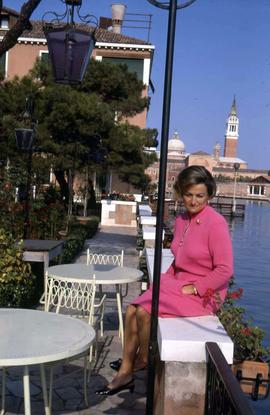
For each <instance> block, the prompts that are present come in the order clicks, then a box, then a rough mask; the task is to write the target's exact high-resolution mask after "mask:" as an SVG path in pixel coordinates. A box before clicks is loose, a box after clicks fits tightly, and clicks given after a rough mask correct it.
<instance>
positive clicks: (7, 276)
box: [0, 228, 35, 307]
mask: <svg viewBox="0 0 270 415" xmlns="http://www.w3.org/2000/svg"><path fill="white" fill-rule="evenodd" d="M0 251H1V257H0V306H1V307H26V306H29V305H32V303H33V299H34V294H35V277H34V276H33V275H32V273H31V267H30V265H29V264H28V263H27V262H24V261H23V253H22V247H21V244H20V243H16V240H15V239H14V238H13V237H12V236H11V234H10V233H8V232H7V231H5V230H4V229H2V228H0Z"/></svg>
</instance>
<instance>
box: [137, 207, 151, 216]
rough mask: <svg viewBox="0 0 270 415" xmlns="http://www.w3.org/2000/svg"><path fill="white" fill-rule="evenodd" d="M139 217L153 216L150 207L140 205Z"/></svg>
mask: <svg viewBox="0 0 270 415" xmlns="http://www.w3.org/2000/svg"><path fill="white" fill-rule="evenodd" d="M139 216H152V209H151V208H150V206H148V205H139Z"/></svg>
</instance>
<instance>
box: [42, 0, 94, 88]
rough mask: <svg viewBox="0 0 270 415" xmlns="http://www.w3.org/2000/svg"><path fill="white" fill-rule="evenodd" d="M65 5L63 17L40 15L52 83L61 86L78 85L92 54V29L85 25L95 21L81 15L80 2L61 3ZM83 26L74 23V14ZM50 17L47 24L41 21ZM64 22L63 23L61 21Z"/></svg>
mask: <svg viewBox="0 0 270 415" xmlns="http://www.w3.org/2000/svg"><path fill="white" fill-rule="evenodd" d="M61 1H62V3H64V4H65V5H66V10H65V12H64V13H63V14H61V15H58V14H57V13H55V12H46V13H45V14H44V16H43V30H44V34H45V37H46V39H47V43H48V50H49V55H50V58H51V63H52V69H53V74H54V79H55V82H57V83H60V84H79V83H80V82H81V81H82V79H83V76H84V74H85V71H86V68H87V65H88V62H89V59H90V56H91V53H92V51H93V48H94V45H95V40H94V29H93V27H90V26H89V25H87V24H88V23H90V22H91V23H94V24H95V26H97V19H96V18H95V17H94V16H92V15H89V14H87V15H86V16H82V15H81V14H80V8H81V5H82V0H61ZM75 9H76V11H77V16H78V18H79V19H80V21H81V22H82V23H83V24H75V21H74V12H75ZM48 15H51V16H52V19H51V21H50V22H46V21H45V20H44V19H45V18H46V16H48ZM64 19H66V23H64V22H63V20H64ZM93 19H94V21H93Z"/></svg>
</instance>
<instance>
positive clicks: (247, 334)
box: [240, 327, 252, 336]
mask: <svg viewBox="0 0 270 415" xmlns="http://www.w3.org/2000/svg"><path fill="white" fill-rule="evenodd" d="M240 332H241V334H245V335H246V336H251V334H252V330H251V328H250V327H245V328H244V329H242V330H241V331H240Z"/></svg>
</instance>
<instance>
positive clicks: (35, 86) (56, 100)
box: [0, 60, 156, 203]
mask: <svg viewBox="0 0 270 415" xmlns="http://www.w3.org/2000/svg"><path fill="white" fill-rule="evenodd" d="M143 87H144V86H143V84H142V82H141V81H139V80H138V79H137V78H136V76H135V75H134V74H131V73H129V72H128V71H127V68H126V67H122V66H118V65H113V64H111V63H107V62H96V61H94V60H92V61H91V62H90V64H89V67H88V71H87V73H86V77H85V80H84V81H83V83H82V84H81V85H80V86H79V87H71V86H63V85H56V84H55V83H54V82H53V80H52V77H51V74H50V70H49V68H48V66H46V64H44V63H41V62H39V63H38V64H37V65H36V67H35V68H34V69H33V71H32V72H31V73H30V74H29V76H27V77H24V78H23V79H22V80H18V79H14V80H13V81H10V82H3V83H2V84H0V103H1V105H0V108H1V110H0V111H1V112H2V121H0V147H1V146H2V148H3V150H4V152H5V154H6V156H7V157H10V158H12V157H16V155H15V153H16V151H14V150H15V144H14V132H13V131H14V128H15V126H16V125H18V124H19V123H21V122H22V119H21V115H22V113H23V111H24V105H25V102H24V101H25V97H26V96H27V95H29V94H30V95H32V96H34V97H35V114H34V116H35V118H37V119H38V134H37V145H38V146H40V147H41V148H42V149H43V152H44V153H46V157H44V158H43V160H42V163H40V162H39V166H41V165H42V166H43V168H44V167H45V166H46V168H47V170H48V169H49V167H50V166H53V168H54V171H55V175H56V179H57V181H58V183H59V185H60V188H61V192H62V196H63V198H64V200H65V202H66V203H67V201H68V200H69V199H70V196H71V193H70V189H71V186H70V183H71V182H72V175H73V174H74V172H75V170H76V171H80V170H81V169H83V168H85V166H86V165H87V164H89V165H90V168H91V169H92V170H97V171H99V170H101V169H102V170H104V171H106V170H108V169H109V170H112V169H113V170H117V172H118V173H119V175H120V177H121V178H122V179H123V180H124V181H127V182H128V183H132V184H133V185H135V186H136V187H139V188H144V187H145V186H146V185H147V176H146V175H145V174H144V170H145V168H146V167H147V166H148V165H149V164H150V163H151V162H152V160H153V156H151V157H150V156H149V155H147V153H145V152H144V151H143V148H144V147H145V146H149V145H151V142H153V140H154V138H155V133H156V132H155V130H141V129H140V128H138V127H132V126H130V125H129V124H128V123H127V122H126V123H124V124H123V122H124V120H125V118H126V117H127V116H130V115H134V114H136V113H138V112H140V111H142V110H143V109H144V108H146V107H147V106H148V99H147V98H141V93H142V89H143ZM2 103H3V105H2ZM116 112H117V115H118V122H117V123H116V122H115V114H116ZM120 121H121V122H120ZM7 141H8V142H9V145H8V146H6V142H7ZM101 150H102V151H103V155H106V157H103V160H101V159H100V157H98V156H100V155H102V151H101ZM36 161H37V160H36ZM101 161H102V163H101ZM68 177H69V178H70V180H69V182H68V180H67V178H68Z"/></svg>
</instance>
